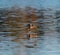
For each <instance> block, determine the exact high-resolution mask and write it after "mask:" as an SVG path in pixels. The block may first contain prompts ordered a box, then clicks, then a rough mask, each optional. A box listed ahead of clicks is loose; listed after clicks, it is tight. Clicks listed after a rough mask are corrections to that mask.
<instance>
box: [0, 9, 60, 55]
mask: <svg viewBox="0 0 60 55" xmlns="http://www.w3.org/2000/svg"><path fill="white" fill-rule="evenodd" d="M33 10H34V9H33ZM12 11H13V10H12ZM15 11H16V10H15ZM15 11H14V12H13V13H12V14H11V13H9V15H10V17H8V15H7V17H8V19H7V18H6V20H4V22H3V21H1V22H0V24H1V25H0V55H60V33H59V32H58V30H59V28H57V29H56V27H59V23H58V22H57V19H56V17H55V12H57V11H53V10H50V11H49V10H48V9H47V10H44V11H43V10H41V11H40V10H39V11H40V12H41V13H40V14H41V15H40V14H39V13H38V12H39V11H38V12H37V13H38V14H39V15H38V17H37V19H35V17H36V16H34V15H36V14H37V13H36V14H34V11H33V14H34V15H33V16H27V17H28V18H31V19H27V17H26V19H25V15H24V13H23V16H22V15H21V16H22V17H23V18H24V19H23V18H22V17H20V15H19V14H20V13H19V12H17V15H16V16H15V17H14V16H13V15H15V14H16V12H15ZM26 12H27V11H26ZM42 12H45V13H42ZM31 13H32V12H31ZM28 14H29V13H28ZM40 16H41V17H40ZM21 18H22V19H21ZM32 20H33V21H32ZM56 24H58V25H56ZM56 30H57V31H56Z"/></svg>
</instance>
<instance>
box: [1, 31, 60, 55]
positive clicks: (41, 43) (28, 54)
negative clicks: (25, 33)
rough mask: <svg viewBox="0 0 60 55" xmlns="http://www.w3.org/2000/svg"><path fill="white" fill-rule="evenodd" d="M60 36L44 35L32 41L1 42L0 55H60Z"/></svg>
mask: <svg viewBox="0 0 60 55" xmlns="http://www.w3.org/2000/svg"><path fill="white" fill-rule="evenodd" d="M59 41H60V35H59V33H57V32H54V33H48V35H47V33H45V35H44V36H40V38H35V39H34V38H33V40H31V39H30V40H24V39H19V42H18V43H17V42H12V41H1V42H0V55H40V54H41V55H60V43H59Z"/></svg>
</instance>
